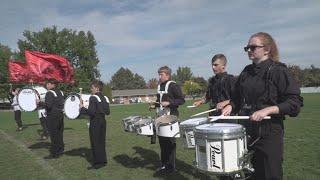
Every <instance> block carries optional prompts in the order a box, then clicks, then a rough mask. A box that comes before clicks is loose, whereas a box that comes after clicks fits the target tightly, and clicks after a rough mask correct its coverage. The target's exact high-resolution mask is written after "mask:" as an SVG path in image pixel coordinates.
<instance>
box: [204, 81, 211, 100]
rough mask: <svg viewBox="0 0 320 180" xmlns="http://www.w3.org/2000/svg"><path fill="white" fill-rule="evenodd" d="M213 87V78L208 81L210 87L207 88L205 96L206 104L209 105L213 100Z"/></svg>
mask: <svg viewBox="0 0 320 180" xmlns="http://www.w3.org/2000/svg"><path fill="white" fill-rule="evenodd" d="M211 86H212V78H210V79H209V81H208V87H207V91H206V95H205V98H206V99H205V100H206V101H205V103H208V102H209V101H210V99H211V95H210V87H211Z"/></svg>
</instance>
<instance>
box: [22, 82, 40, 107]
mask: <svg viewBox="0 0 320 180" xmlns="http://www.w3.org/2000/svg"><path fill="white" fill-rule="evenodd" d="M25 89H30V90H32V91H33V92H34V93H35V94H36V95H37V97H38V99H40V94H39V92H38V91H36V90H35V89H33V88H32V87H24V88H22V89H21V90H20V91H19V92H18V95H17V102H18V105H19V107H20V109H22V110H24V111H27V112H31V111H35V110H36V109H37V108H38V105H37V104H36V108H34V109H33V110H31V111H29V110H25V109H24V108H23V107H21V106H20V103H19V94H20V92H21V91H23V90H25ZM36 103H37V100H36Z"/></svg>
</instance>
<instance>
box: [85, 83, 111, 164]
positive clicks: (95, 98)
mask: <svg viewBox="0 0 320 180" xmlns="http://www.w3.org/2000/svg"><path fill="white" fill-rule="evenodd" d="M102 89H103V83H102V82H101V81H94V82H93V83H92V84H91V93H92V96H91V97H90V99H89V107H88V109H86V108H85V107H84V106H83V102H81V103H80V108H81V113H84V114H88V115H89V118H90V124H89V136H90V144H91V149H92V155H93V162H92V166H89V167H88V170H91V169H99V168H101V167H103V166H105V165H106V164H107V154H106V127H107V126H106V119H105V115H109V114H110V109H109V100H108V99H107V98H105V97H104V96H103V94H102Z"/></svg>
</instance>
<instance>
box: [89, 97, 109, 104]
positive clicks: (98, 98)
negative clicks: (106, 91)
mask: <svg viewBox="0 0 320 180" xmlns="http://www.w3.org/2000/svg"><path fill="white" fill-rule="evenodd" d="M92 96H94V97H95V98H97V100H98V102H101V99H100V97H99V96H98V95H92ZM104 98H105V99H106V101H107V103H109V99H108V97H106V96H104Z"/></svg>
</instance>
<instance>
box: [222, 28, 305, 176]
mask: <svg viewBox="0 0 320 180" xmlns="http://www.w3.org/2000/svg"><path fill="white" fill-rule="evenodd" d="M244 50H245V52H246V53H247V54H248V57H249V59H250V60H251V61H252V63H250V64H249V65H247V66H246V67H245V68H244V70H243V71H242V72H241V74H240V76H239V78H238V80H237V82H236V85H237V89H235V92H234V93H233V95H232V98H231V102H230V105H227V106H226V107H225V108H224V109H223V110H222V112H223V114H224V115H229V114H230V112H231V111H236V112H238V113H239V115H247V116H248V115H250V121H249V122H246V123H245V126H246V131H247V134H249V135H250V137H251V138H250V139H249V141H250V144H249V146H248V147H249V148H250V149H252V150H254V154H253V159H252V164H253V168H254V175H253V179H282V178H283V177H282V161H283V134H284V122H283V120H284V119H285V115H289V116H297V115H298V114H299V111H300V107H301V106H302V105H303V99H302V97H301V96H300V88H299V86H298V84H297V82H296V81H295V80H294V78H293V76H292V75H291V74H290V72H289V70H288V68H287V67H286V65H285V64H283V63H281V62H279V52H278V48H277V45H276V42H275V41H274V39H273V38H272V36H271V35H269V34H268V33H265V32H259V33H256V34H253V35H252V36H251V37H250V39H249V41H248V45H247V46H246V47H245V48H244ZM265 116H271V119H263V118H264V117H265Z"/></svg>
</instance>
